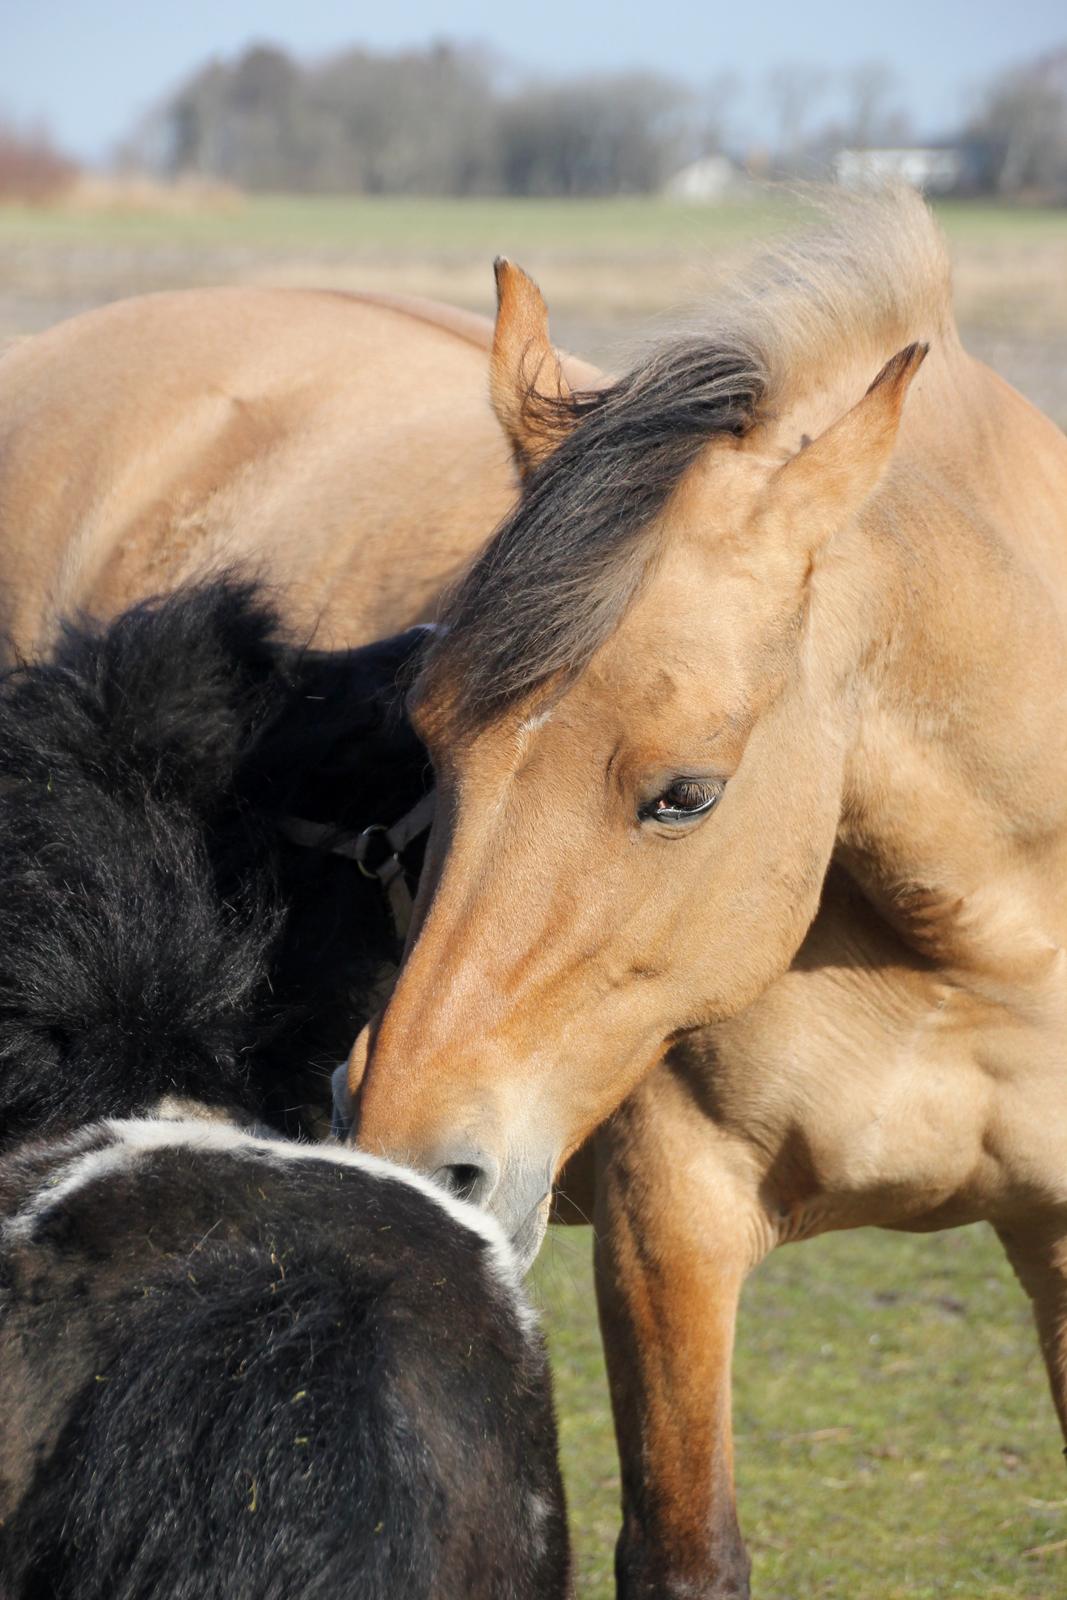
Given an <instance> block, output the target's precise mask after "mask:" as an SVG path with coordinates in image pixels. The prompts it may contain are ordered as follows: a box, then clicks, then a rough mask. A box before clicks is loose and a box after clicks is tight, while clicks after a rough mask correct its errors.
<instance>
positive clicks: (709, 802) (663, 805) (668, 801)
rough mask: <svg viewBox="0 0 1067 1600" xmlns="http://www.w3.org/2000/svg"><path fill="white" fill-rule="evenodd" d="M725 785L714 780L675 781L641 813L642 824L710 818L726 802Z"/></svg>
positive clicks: (682, 779)
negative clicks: (709, 815) (721, 801)
mask: <svg viewBox="0 0 1067 1600" xmlns="http://www.w3.org/2000/svg"><path fill="white" fill-rule="evenodd" d="M724 788H725V784H722V783H718V782H716V781H715V780H714V779H712V778H675V780H674V782H673V783H669V784H668V785H667V787H666V789H664V790H663V792H662V794H658V795H657V796H656V798H655V799H654V800H650V801H648V803H647V805H643V806H642V807H641V809H640V811H639V812H638V813H637V815H638V817H639V818H640V820H641V821H642V822H669V823H682V822H692V821H693V820H694V819H695V818H696V817H703V816H706V815H707V813H708V812H709V811H712V810H714V808H715V807H716V806H717V805H718V803H719V801H720V800H721V799H722V793H723V789H724Z"/></svg>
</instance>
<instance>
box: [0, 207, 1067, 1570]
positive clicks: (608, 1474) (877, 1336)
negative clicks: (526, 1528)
mask: <svg viewBox="0 0 1067 1600" xmlns="http://www.w3.org/2000/svg"><path fill="white" fill-rule="evenodd" d="M794 209H795V208H794V206H793V205H792V203H785V202H782V201H765V202H760V203H756V204H736V205H729V206H724V207H716V208H700V207H685V206H678V205H668V204H666V203H663V202H657V201H645V200H633V201H629V200H619V201H604V202H600V203H596V204H586V203H581V204H579V203H562V202H544V203H537V202H512V201H477V202H473V201H472V202H469V203H457V202H444V201H442V202H426V201H407V200H404V201H400V200H397V201H388V200H317V199H299V200H297V199H287V198H277V199H274V198H264V199H259V200H255V201H247V202H244V203H241V204H239V205H237V206H235V207H234V208H232V209H221V210H216V211H211V212H204V213H201V214H190V215H183V214H180V213H177V212H175V213H170V212H167V211H161V212H159V213H135V212H122V211H116V212H114V213H111V214H100V213H94V214H79V213H77V212H74V211H36V210H35V211H31V210H27V209H25V208H21V209H20V208H6V209H5V208H2V207H0V340H2V339H4V338H5V337H12V336H19V335H21V334H25V333H30V332H33V331H36V330H37V329H40V328H43V327H45V326H47V325H48V324H49V323H51V322H53V321H55V320H57V319H58V318H59V317H61V316H66V315H70V314H72V313H73V312H76V311H79V310H82V309H85V308H87V307H89V306H92V305H97V304H100V303H103V302H104V301H107V300H110V299H113V298H116V297H117V296H119V295H124V294H130V293H135V292H138V291H146V290H153V289H161V288H169V287H181V286H183V285H188V284H201V283H214V282H228V283H233V282H257V283H264V282H275V283H312V284H316V283H317V284H323V285H327V286H333V287H339V288H351V289H360V288H365V289H372V290H373V289H378V290H381V289H386V290H392V291H406V292H411V293H419V294H428V295H435V296H438V297H440V298H444V299H450V300H453V301H456V302H457V303H460V304H463V305H467V306H471V307H474V308H477V309H482V310H486V311H488V310H489V309H490V306H491V298H492V279H491V274H490V271H489V264H490V261H491V259H492V257H493V255H495V254H496V253H497V252H500V251H504V252H506V253H508V254H511V255H513V256H515V257H517V258H518V259H520V260H522V261H523V262H524V264H526V265H527V266H528V267H529V268H530V269H531V270H532V271H534V272H535V274H536V275H537V276H538V278H539V279H540V281H541V283H542V286H543V287H544V289H545V292H546V295H547V297H548V299H549V302H550V305H551V308H552V312H553V324H554V328H555V330H556V333H557V336H558V337H559V338H560V340H561V342H563V343H565V344H567V345H569V346H570V347H571V348H572V349H576V350H579V351H581V352H582V353H584V354H587V355H589V356H591V357H592V358H593V359H595V360H599V361H603V362H606V363H613V362H614V361H615V360H616V359H617V358H618V352H619V351H620V349H622V348H624V347H625V345H626V343H627V341H628V340H629V339H631V338H632V337H633V336H634V334H635V332H637V330H639V329H640V328H641V327H642V326H643V325H645V324H647V322H648V321H649V320H650V319H651V320H652V321H653V322H655V320H656V319H657V318H659V317H660V316H661V314H663V313H664V312H665V311H667V310H668V308H670V307H672V306H674V305H677V304H678V303H680V302H686V301H691V300H693V299H694V298H699V293H700V287H701V284H702V283H704V282H705V281H706V278H707V276H708V275H709V274H712V275H715V274H720V273H723V272H730V271H733V270H737V271H743V261H744V256H745V253H746V251H747V250H749V249H751V247H752V245H753V243H754V242H757V241H758V240H760V239H763V238H766V237H767V235H768V234H770V233H772V232H773V231H774V230H776V229H778V228H780V227H784V226H787V225H788V224H789V223H790V222H791V221H792V220H793V215H794ZM941 216H942V220H943V222H944V225H945V228H946V231H947V234H948V237H949V241H950V244H951V247H952V251H953V255H954V260H955V267H956V278H957V299H958V305H959V311H960V317H961V322H962V325H963V329H964V334H965V337H966V339H967V342H968V344H969V345H970V347H971V348H972V349H973V350H974V351H975V353H977V354H980V355H982V356H984V357H985V358H986V359H988V360H990V361H991V362H992V363H993V364H994V365H995V366H997V367H998V368H999V369H1000V370H1001V371H1002V372H1003V373H1004V374H1005V376H1007V377H1008V378H1009V379H1010V380H1011V381H1012V382H1014V383H1016V384H1017V385H1018V386H1019V387H1020V388H1022V389H1023V391H1024V392H1026V393H1028V394H1029V395H1030V396H1031V398H1033V399H1034V400H1035V401H1037V403H1038V404H1040V405H1042V406H1043V407H1044V408H1045V409H1046V410H1048V411H1049V412H1050V414H1051V415H1053V416H1054V417H1056V418H1057V419H1058V420H1059V421H1060V422H1061V423H1064V424H1067V213H1064V212H1059V213H1056V212H1047V211H1026V210H1012V211H1004V210H999V209H997V208H994V207H989V206H979V205H964V204H960V205H953V206H945V207H943V208H942V211H941ZM589 1255H590V1240H589V1235H588V1230H584V1229H580V1230H572V1231H566V1230H556V1231H553V1233H552V1234H551V1235H550V1238H549V1242H548V1244H547V1245H546V1248H545V1251H544V1252H543V1255H542V1259H541V1261H540V1262H539V1264H538V1267H537V1269H536V1278H535V1290H536V1294H537V1296H538V1298H539V1300H540V1302H541V1303H542V1304H543V1306H544V1308H545V1313H546V1318H547V1322H548V1327H549V1330H550V1336H551V1341H552V1348H553V1354H554V1357H555V1367H556V1374H557V1390H558V1398H559V1406H560V1413H561V1420H562V1431H563V1444H564V1451H565V1465H566V1470H567V1476H568V1483H569V1493H570V1498H571V1506H572V1515H573V1522H574V1529H575V1536H576V1541H577V1546H578V1551H579V1561H580V1573H581V1585H580V1590H579V1594H580V1600H606V1597H608V1596H609V1595H610V1594H611V1592H612V1589H611V1582H610V1571H611V1547H612V1542H613V1540H614V1535H615V1527H616V1521H617V1509H616V1507H617V1498H618V1491H617V1481H616V1469H615V1462H614V1451H613V1444H612V1440H611V1427H610V1419H609V1413H608V1406H607V1398H606V1391H605V1386H604V1377H603V1366H602V1361H601V1357H600V1353H599V1341H598V1337H597V1333H596V1325H595V1312H594V1309H593V1296H592V1288H591V1279H590V1271H589ZM736 1423H737V1444H738V1472H739V1481H740V1505H741V1516H742V1522H743V1525H744V1528H745V1531H746V1534H747V1536H748V1539H749V1542H750V1546H751V1548H752V1551H753V1554H754V1558H755V1592H756V1594H757V1595H758V1596H759V1600H824V1597H833V1600H904V1597H907V1600H933V1597H935V1596H936V1597H941V1596H963V1597H966V1600H1007V1597H1011V1600H1058V1597H1059V1600H1062V1597H1065V1596H1067V1472H1065V1471H1064V1466H1063V1462H1062V1460H1061V1458H1060V1441H1059V1438H1058V1433H1057V1430H1056V1427H1055V1423H1054V1420H1053V1414H1052V1408H1051V1404H1050V1402H1049V1400H1048V1398H1047V1395H1046V1391H1045V1380H1044V1374H1043V1371H1042V1369H1041V1365H1040V1360H1039V1357H1038V1354H1037V1348H1036V1341H1035V1339H1034V1336H1033V1333H1032V1330H1031V1327H1030V1321H1029V1312H1028V1309H1027V1307H1026V1304H1025V1302H1024V1300H1023V1297H1022V1295H1021V1292H1020V1291H1019V1290H1018V1289H1017V1288H1016V1286H1015V1283H1014V1280H1013V1279H1012V1278H1011V1275H1010V1273H1009V1270H1008V1268H1007V1266H1006V1264H1005V1263H1004V1261H1003V1260H1002V1258H1001V1255H1000V1252H999V1248H998V1247H997V1244H996V1241H995V1240H994V1239H993V1237H992V1235H990V1234H988V1233H987V1232H985V1231H984V1230H978V1229H967V1230H963V1231H961V1232H958V1233H951V1234H945V1235H940V1236H935V1237H929V1238H916V1239H912V1238H906V1237H901V1236H897V1235H881V1234H874V1233H857V1234H851V1235H841V1236H835V1237H831V1238H828V1239H822V1240H817V1241H815V1242H813V1243H809V1244H804V1245H802V1246H800V1247H793V1248H788V1249H786V1250H783V1251H780V1252H779V1253H778V1254H777V1255H775V1256H774V1257H772V1258H771V1260H770V1261H769V1262H767V1263H766V1265H765V1266H764V1267H763V1268H762V1269H761V1270H760V1271H759V1272H758V1273H757V1274H756V1275H755V1276H754V1278H753V1280H752V1283H751V1285H750V1288H749V1291H748V1293H747V1296H746V1300H745V1304H744V1308H743V1316H742V1323H741V1330H740V1338H739V1354H738V1363H737V1385H736Z"/></svg>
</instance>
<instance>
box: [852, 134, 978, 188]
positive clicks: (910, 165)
mask: <svg viewBox="0 0 1067 1600" xmlns="http://www.w3.org/2000/svg"><path fill="white" fill-rule="evenodd" d="M962 175H963V154H962V152H961V151H959V150H955V149H952V148H951V147H946V148H941V149H938V148H937V147H936V146H934V145H927V146H920V145H916V146H903V145H902V146H901V147H900V148H899V149H884V150H839V151H838V152H837V154H836V156H835V157H834V177H835V178H836V179H837V181H838V183H841V184H844V186H845V187H846V188H847V189H866V188H869V187H872V186H877V185H878V184H880V183H885V182H887V181H890V180H892V179H897V180H903V181H904V182H905V183H910V184H911V186H912V188H914V189H922V190H924V191H926V192H928V193H930V194H949V193H950V192H951V191H952V190H953V189H955V188H956V187H957V186H958V184H959V181H960V178H961V176H962Z"/></svg>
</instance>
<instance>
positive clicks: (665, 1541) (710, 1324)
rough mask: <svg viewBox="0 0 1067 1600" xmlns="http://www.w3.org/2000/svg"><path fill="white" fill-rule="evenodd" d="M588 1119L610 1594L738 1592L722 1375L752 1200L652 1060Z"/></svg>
mask: <svg viewBox="0 0 1067 1600" xmlns="http://www.w3.org/2000/svg"><path fill="white" fill-rule="evenodd" d="M654 1080H655V1081H654V1082H653V1081H652V1080H650V1081H649V1084H648V1085H646V1086H643V1087H642V1088H641V1089H640V1090H638V1092H637V1093H636V1094H635V1095H634V1097H633V1098H632V1099H631V1100H630V1101H629V1102H627V1104H626V1105H625V1106H624V1107H623V1108H622V1110H621V1111H619V1112H618V1113H617V1114H616V1115H615V1116H614V1117H613V1118H612V1120H611V1123H610V1125H609V1126H607V1127H606V1128H604V1129H603V1130H601V1133H600V1134H599V1135H598V1145H597V1205H596V1232H597V1243H596V1280H597V1299H598V1303H599V1309H600V1324H601V1331H602V1333H603V1337H604V1347H605V1353H606V1356H607V1366H608V1378H609V1382H610V1385H611V1399H612V1408H613V1411H614V1416H615V1432H616V1437H617V1440H618V1446H619V1456H620V1462H621V1469H622V1502H623V1526H622V1532H621V1534H620V1536H619V1542H618V1546H617V1548H616V1556H615V1572H616V1581H617V1585H618V1595H619V1597H620V1600H652V1597H653V1596H654V1597H655V1600H682V1597H683V1596H684V1597H685V1600H746V1597H747V1596H748V1594H749V1560H748V1555H747V1553H746V1550H745V1546H744V1542H743V1540H742V1537H741V1530H740V1527H739V1525H738V1520H737V1511H736V1505H735V1497H734V1477H733V1440H732V1432H731V1405H730V1374H731V1363H732V1356H733V1342H734V1326H735V1322H736V1318H737V1306H738V1301H739V1298H740V1294H741V1286H742V1284H743V1282H744V1279H745V1276H746V1274H747V1272H748V1271H749V1269H750V1268H751V1267H752V1266H753V1265H755V1261H756V1260H758V1259H759V1258H760V1256H761V1255H762V1254H763V1253H765V1250H766V1246H767V1240H766V1234H765V1230H764V1229H763V1228H762V1227H761V1226H760V1223H759V1221H758V1207H757V1206H756V1204H755V1201H754V1197H753V1196H750V1195H747V1194H745V1193H744V1192H743V1191H744V1186H743V1185H741V1184H739V1182H738V1179H737V1178H736V1176H734V1175H733V1174H732V1173H731V1172H730V1170H729V1164H728V1163H727V1162H725V1161H724V1160H723V1159H722V1156H721V1153H720V1152H718V1151H717V1150H716V1141H715V1136H714V1133H712V1137H711V1138H710V1139H709V1131H710V1130H709V1127H708V1124H707V1122H706V1120H705V1119H704V1118H703V1117H702V1116H701V1114H700V1112H699V1111H698V1110H697V1109H696V1108H695V1107H694V1105H693V1103H692V1101H691V1100H690V1099H689V1098H688V1096H686V1095H684V1094H683V1092H682V1091H681V1090H680V1088H679V1087H678V1086H677V1085H676V1084H673V1083H672V1082H671V1080H670V1078H669V1076H668V1075H667V1073H666V1072H665V1071H663V1070H661V1072H659V1073H656V1074H654Z"/></svg>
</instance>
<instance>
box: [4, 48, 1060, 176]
mask: <svg viewBox="0 0 1067 1600" xmlns="http://www.w3.org/2000/svg"><path fill="white" fill-rule="evenodd" d="M740 88H741V85H740V84H739V83H738V81H737V80H736V79H734V78H733V77H731V76H730V75H728V74H722V75H720V76H719V77H717V78H715V79H713V80H712V81H711V82H709V83H707V84H705V86H704V87H703V88H696V87H693V86H692V85H687V84H684V83H682V82H679V81H677V80H675V79H672V78H670V77H664V76H662V75H658V74H654V73H648V72H629V73H614V74H607V75H601V76H595V77H586V78H581V79H568V80H559V79H557V80H539V81H532V82H531V81H524V80H521V79H516V78H515V77H514V76H513V75H512V76H510V77H509V75H508V74H507V73H506V72H504V71H503V70H502V69H501V67H500V65H499V63H497V62H495V61H494V60H493V59H492V58H491V57H489V56H488V55H487V54H486V53H485V52H484V51H480V50H478V49H474V48H466V47H462V46H455V45H450V44H444V43H442V44H435V45H431V46H428V47H427V48H425V49H412V50H405V51H400V52H397V53H394V54H380V53H376V52H373V51H370V50H366V49H360V48H354V49H350V50H345V51H343V52H341V53H340V54H337V55H334V56H332V57H330V58H328V59H326V60H324V61H320V62H313V63H305V62H301V61H299V60H297V59H295V58H294V57H293V56H291V55H290V54H289V53H288V52H286V51H285V50H283V49H281V48H279V47H277V46H274V45H254V46H252V47H250V48H249V49H247V50H246V51H244V53H243V54H241V55H240V56H238V57H237V58H236V59H234V60H230V61H218V60H216V61H212V62H209V63H208V64H207V65H205V66H204V67H202V68H200V69H199V70H198V71H197V72H195V73H194V74H193V75H192V76H191V77H190V78H189V79H188V80H187V81H186V82H184V83H182V84H181V85H179V86H178V88H177V89H176V90H175V91H174V92H173V93H172V94H170V95H168V96H167V98H166V99H165V100H164V101H163V103H162V104H161V105H159V106H158V107H157V108H156V109H155V110H154V111H153V112H151V113H150V114H149V115H148V116H147V117H146V118H144V119H143V120H142V121H141V122H140V123H139V124H138V126H137V127H136V128H135V129H133V130H132V131H131V134H130V136H129V137H128V138H127V139H126V140H125V141H124V144H123V146H122V149H121V151H120V159H121V164H122V165H123V166H125V167H126V168H132V169H136V170H138V171H142V172H145V171H146V172H149V173H152V174H154V175H155V176H157V177H161V178H166V179H170V178H179V177H197V178H202V179H208V180H212V181H217V182H222V183H227V184H233V185H235V186H236V187H238V188H240V189H246V190H249V191H252V192H255V191H271V190H273V191H292V192H301V193H321V194H371V195H382V194H401V195H403V194H419V195H494V194H509V195H519V196H527V195H561V196H581V195H590V196H592V195H615V194H647V193H652V192H655V191H657V190H658V189H660V188H662V187H663V185H664V183H665V182H666V181H667V180H668V179H669V178H670V176H671V175H672V174H673V173H675V172H677V171H678V169H679V168H680V167H682V166H684V165H685V164H686V163H687V162H690V161H693V160H695V159H697V158H699V157H701V156H705V155H711V154H714V153H718V152H728V153H729V154H730V155H731V156H732V157H733V158H734V159H735V160H737V161H738V162H739V164H741V165H742V166H747V168H748V170H749V171H751V172H754V173H757V174H759V175H761V176H771V177H791V176H802V177H821V176H824V175H826V173H827V172H829V171H831V170H832V166H833V158H834V155H835V153H836V152H837V151H839V150H841V149H842V148H858V149H871V148H876V147H878V146H881V145H887V144H888V145H899V144H906V143H909V142H911V140H912V139H913V136H914V130H913V129H912V128H911V127H910V126H909V123H908V119H907V116H906V115H905V113H904V111H903V110H902V108H901V106H900V103H899V95H898V85H897V83H896V81H895V79H894V77H893V74H892V72H891V71H890V70H889V69H888V68H887V67H886V66H885V64H884V63H881V62H878V61H871V62H861V63H859V64H858V65H856V66H855V67H853V68H852V69H851V70H849V71H848V72H846V73H844V74H837V75H832V74H829V73H826V72H821V71H819V70H818V69H817V68H814V67H812V66H810V65H808V64H785V65H782V66H780V67H777V68H775V69H774V71H773V72H771V73H770V75H769V77H768V79H767V81H766V83H765V85H764V103H765V111H766V114H765V118H764V126H763V130H762V137H761V138H759V139H757V140H756V141H752V140H751V139H749V141H748V143H747V146H746V147H745V148H744V149H742V147H741V141H740V140H739V139H738V137H737V134H736V130H735V126H734V124H735V120H736V119H735V115H734V113H735V111H736V108H737V105H738V101H739V94H740ZM828 103H829V105H830V107H831V109H830V110H829V111H828V110H827V105H828ZM948 136H949V139H950V140H951V142H954V143H956V144H959V145H962V146H963V147H965V149H966V150H967V153H968V161H967V164H966V168H965V171H966V182H967V184H968V185H969V187H970V188H972V189H975V190H979V191H981V190H985V191H989V192H995V193H1001V194H1005V195H1016V194H1020V193H1027V194H1033V195H1034V196H1035V197H1039V198H1042V199H1052V200H1060V201H1064V200H1067V48H1064V49H1063V50H1060V51H1057V52H1053V53H1051V54H1049V55H1046V56H1044V57H1043V58H1041V59H1040V60H1038V61H1036V62H1031V63H1029V64H1027V65H1024V66H1021V67H1015V68H1012V69H1010V70H1008V71H1006V72H1004V73H1002V74H1000V75H998V77H997V78H996V79H995V80H994V81H993V82H992V83H990V84H989V85H988V86H987V87H986V89H985V91H984V92H983V93H982V94H981V95H980V96H979V97H978V98H977V101H976V103H975V106H974V109H973V111H972V114H971V115H970V116H969V117H968V118H967V119H966V120H965V121H964V122H963V124H962V125H961V126H960V127H959V128H956V129H950V130H948ZM75 171H76V168H75V164H74V163H72V162H71V161H70V160H69V159H68V158H66V157H65V156H63V155H62V154H60V153H59V152H57V151H56V150H55V149H54V148H53V147H52V146H51V144H50V143H49V142H48V140H47V138H45V137H44V135H42V134H34V135H25V134H23V135H20V134H19V133H18V132H17V130H15V129H13V128H11V127H10V126H7V125H4V124H2V123H0V195H3V194H4V193H5V192H6V193H8V194H16V195H18V194H21V195H23V196H25V197H27V198H31V199H37V198H42V197H43V196H45V195H46V194H47V193H48V192H51V191H56V190H58V189H60V188H62V187H63V186H64V185H65V184H68V183H69V182H70V181H71V180H72V178H73V176H74V174H75Z"/></svg>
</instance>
